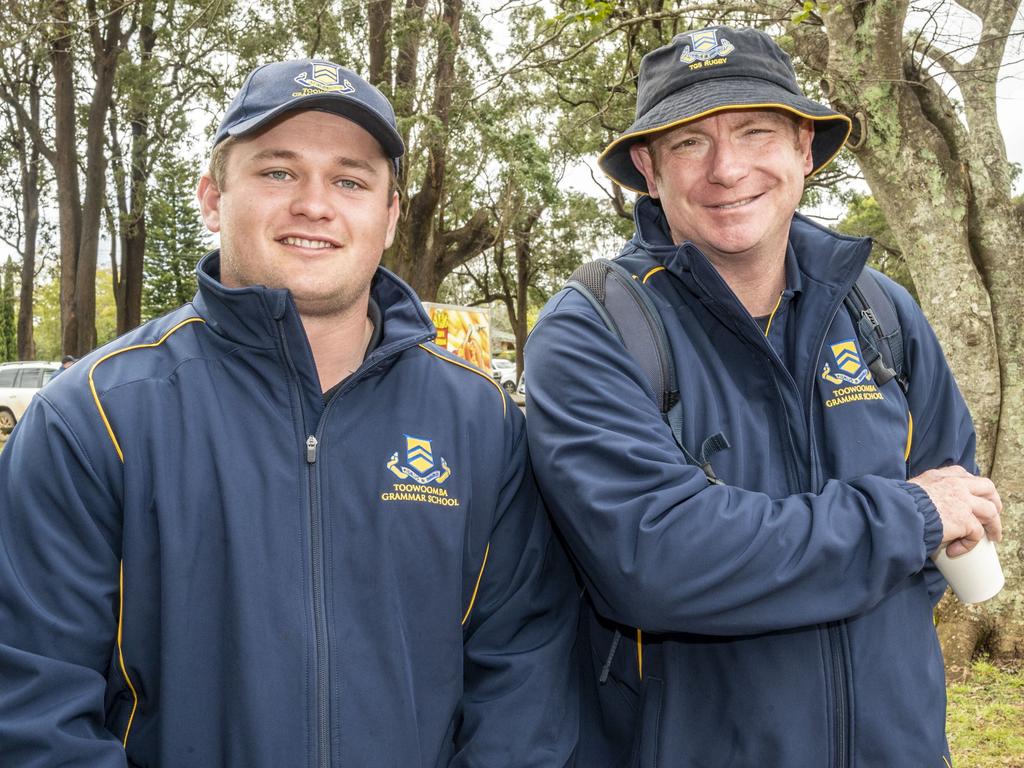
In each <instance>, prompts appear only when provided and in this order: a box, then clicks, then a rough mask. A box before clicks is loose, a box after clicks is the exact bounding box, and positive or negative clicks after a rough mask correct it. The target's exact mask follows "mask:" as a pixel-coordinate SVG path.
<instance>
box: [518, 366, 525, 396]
mask: <svg viewBox="0 0 1024 768" xmlns="http://www.w3.org/2000/svg"><path fill="white" fill-rule="evenodd" d="M516 394H517V395H522V396H523V397H526V371H523V377H522V378H521V379H519V386H518V387H517V388H516Z"/></svg>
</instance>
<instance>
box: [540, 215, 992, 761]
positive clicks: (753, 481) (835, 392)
mask: <svg viewBox="0 0 1024 768" xmlns="http://www.w3.org/2000/svg"><path fill="white" fill-rule="evenodd" d="M636 222H637V228H638V234H637V235H636V237H635V238H634V239H633V240H632V241H631V244H630V246H628V247H627V249H626V250H625V252H624V254H623V256H622V257H620V263H622V264H623V265H625V266H627V267H628V268H629V269H630V270H631V271H632V273H633V274H634V275H635V276H636V278H637V279H638V280H641V281H643V282H644V284H645V285H646V286H647V288H648V289H649V290H650V295H651V297H652V298H653V300H654V301H655V303H656V305H657V307H658V310H659V312H660V314H661V316H662V318H663V320H664V323H665V326H666V330H667V333H668V336H669V338H670V342H671V346H672V350H673V354H674V358H675V363H676V366H677V370H678V375H679V378H680V389H681V397H682V403H683V414H684V419H685V427H684V432H685V442H686V444H687V448H688V449H689V450H690V451H691V452H694V453H696V451H697V449H698V448H699V447H700V445H701V443H702V441H703V440H704V439H705V438H707V437H709V436H711V435H713V434H715V433H717V432H721V433H723V434H724V435H725V436H726V437H727V438H728V440H729V441H730V442H731V443H732V447H731V448H730V449H727V450H725V451H722V452H720V453H718V454H716V455H715V456H714V457H713V459H712V464H713V467H714V470H715V472H716V473H717V475H718V477H719V478H721V479H722V480H723V481H724V483H725V484H724V485H721V486H714V485H709V483H708V481H707V480H706V478H705V475H704V473H703V472H702V471H701V470H700V469H698V468H696V467H694V466H692V465H689V464H687V463H686V461H685V460H684V458H683V455H682V453H681V452H680V450H679V449H678V448H677V446H676V444H675V442H674V441H673V438H672V435H671V432H670V430H669V428H668V426H666V424H665V423H664V422H663V420H662V418H661V416H660V414H659V412H658V410H657V408H656V407H655V406H654V404H653V402H652V399H651V396H650V391H649V385H648V384H647V381H646V379H645V378H644V375H643V373H642V372H641V370H640V369H639V367H638V366H637V365H636V364H635V363H634V361H633V360H632V359H631V358H630V357H629V356H628V354H627V352H626V350H625V349H624V347H623V346H622V344H621V343H620V342H619V341H618V340H617V339H616V338H615V337H614V336H613V335H612V334H611V333H610V332H609V331H608V330H607V329H606V328H605V326H604V324H603V323H602V322H601V321H600V320H599V319H598V317H597V315H596V313H595V312H594V310H593V309H592V308H591V307H590V305H589V304H588V303H587V302H586V300H585V299H583V298H582V297H581V296H580V295H579V294H578V293H576V292H575V291H572V290H568V291H563V292H562V293H560V294H559V295H557V296H556V297H555V298H553V299H552V300H551V302H550V303H549V304H548V306H547V308H546V309H545V310H544V312H543V313H542V315H541V318H540V319H539V321H538V323H537V326H536V328H535V329H534V331H533V334H532V336H531V338H530V341H529V344H528V346H527V370H529V372H530V384H529V389H528V408H527V413H528V419H529V424H530V428H529V436H530V446H531V455H532V457H533V461H534V466H535V469H536V473H537V478H538V483H539V485H540V487H541V492H542V494H543V495H544V496H545V500H546V502H547V503H548V504H549V507H550V509H551V511H552V514H553V515H554V516H555V519H556V523H557V524H558V526H559V527H560V528H561V531H562V532H563V533H564V535H565V538H566V540H567V543H568V546H569V549H570V552H571V554H572V556H573V557H574V559H575V561H576V563H577V564H578V566H579V569H580V571H581V573H582V574H583V576H584V579H585V581H586V587H587V592H588V594H589V603H590V615H589V616H588V620H587V621H585V622H584V630H585V632H586V633H587V638H586V639H587V641H588V642H589V645H590V658H589V659H587V660H586V661H585V668H586V669H585V681H584V683H585V685H587V686H589V691H588V692H586V693H585V695H584V707H585V708H589V711H587V712H585V715H584V719H585V721H584V723H583V725H582V726H581V727H582V732H581V746H580V761H581V764H583V765H587V766H588V768H593V767H594V766H601V765H608V766H614V768H622V766H635V765H639V766H644V767H649V766H654V765H659V766H661V765H665V766H672V768H696V767H697V766H700V767H701V768H746V767H748V766H751V767H752V766H785V768H826V767H839V766H861V768H868V767H874V766H914V767H915V768H922V767H924V766H935V768H940V767H941V766H943V765H944V763H943V761H944V759H947V758H948V752H947V745H946V739H945V735H944V716H945V713H944V710H945V689H944V675H943V664H942V657H941V652H940V649H939V645H938V642H937V638H936V634H935V629H934V626H933V622H932V609H933V604H934V603H935V602H936V601H937V599H938V597H939V596H940V594H941V591H942V590H943V589H944V587H945V584H944V582H943V581H942V580H941V577H940V576H938V573H937V571H936V570H935V569H934V566H932V565H931V561H930V560H929V559H928V557H927V556H928V553H929V552H932V551H934V550H935V549H936V548H937V547H938V545H939V543H940V539H941V529H942V526H941V521H940V520H939V517H938V513H937V511H936V509H935V507H934V505H933V504H932V503H931V501H930V500H929V499H928V497H927V494H925V492H924V491H923V490H922V489H921V488H919V487H918V486H916V485H913V484H910V483H907V482H906V480H907V478H908V477H913V476H915V475H916V474H918V473H920V472H922V471H924V470H926V469H928V468H932V467H938V466H941V465H948V464H952V463H958V464H963V465H965V466H967V467H968V468H973V452H974V434H973V428H972V425H971V420H970V417H969V414H968V411H967V408H966V407H965V404H964V402H963V399H962V398H961V396H960V394H959V392H958V390H957V387H956V384H955V383H954V381H953V378H952V376H951V374H950V371H949V369H948V368H947V365H946V362H945V360H944V358H943V355H942V351H941V350H940V348H939V345H938V343H937V341H936V339H935V337H934V335H933V333H932V331H931V330H930V328H929V326H928V324H927V322H926V321H925V319H924V317H923V315H922V314H921V312H920V310H919V309H918V308H917V306H916V305H915V304H914V302H913V300H912V299H911V298H910V296H909V295H908V294H907V293H906V291H904V290H903V289H902V288H900V287H899V286H898V285H896V284H895V283H893V282H892V281H889V280H887V279H885V278H882V279H883V280H884V285H885V287H886V289H887V291H888V292H889V293H890V294H891V295H892V298H893V300H894V301H895V304H896V306H897V311H898V314H899V317H900V322H901V324H902V327H903V334H904V338H905V342H906V357H907V371H908V373H909V376H910V389H909V394H908V395H907V396H904V394H903V392H902V391H901V389H900V387H899V385H898V383H897V382H896V381H895V380H893V381H891V382H889V383H887V384H885V385H884V386H883V387H881V388H878V387H876V386H875V385H874V383H873V382H872V381H871V380H870V378H868V376H869V374H868V372H867V371H866V369H865V368H864V366H863V364H862V362H861V359H860V349H859V346H858V344H857V341H856V338H857V337H856V333H855V331H854V328H853V324H852V322H851V319H850V316H849V314H848V312H847V311H846V310H845V308H843V306H842V301H843V298H844V296H845V295H846V294H847V292H848V291H849V289H850V287H851V285H852V284H853V282H854V281H855V279H856V278H857V276H858V274H859V273H860V272H861V270H862V268H863V267H864V263H865V261H866V259H867V256H868V252H869V250H870V243H869V242H868V241H866V240H860V239H854V238H849V237H842V236H840V235H836V234H834V233H832V232H829V231H827V230H825V229H823V228H821V227H818V226H817V225H815V224H813V223H811V222H810V221H808V220H806V219H803V218H802V217H799V216H797V217H795V218H794V220H793V224H792V227H791V233H790V242H789V250H788V254H787V284H788V285H787V289H786V291H785V292H784V295H783V297H782V300H781V301H780V304H779V307H778V308H777V309H776V311H775V313H774V315H773V316H772V317H771V324H770V325H768V335H767V337H766V335H765V332H764V331H763V330H762V329H761V326H759V324H758V323H757V322H756V321H755V319H754V318H752V317H751V316H750V315H749V314H748V313H747V311H746V310H745V309H744V308H743V306H742V305H741V304H740V303H739V301H738V300H737V298H736V297H735V295H734V294H733V293H732V291H731V290H730V289H729V287H728V286H727V285H726V283H725V282H724V281H723V280H722V278H721V277H720V275H719V274H718V272H717V271H716V270H715V269H714V267H713V266H712V265H711V263H710V262H709V261H708V260H707V259H706V258H705V257H704V255H703V254H701V253H700V252H699V251H698V250H697V249H696V248H695V247H694V246H693V245H692V244H685V245H683V246H678V247H677V246H675V245H673V244H672V243H671V239H670V236H669V234H668V231H667V228H666V226H665V222H664V219H663V217H662V215H661V209H660V207H659V206H658V205H657V204H655V203H654V202H653V201H651V200H650V199H649V198H645V199H642V200H641V201H640V202H639V204H638V205H637V215H636ZM609 660H610V665H609V666H608V668H607V670H606V672H607V678H606V680H605V681H604V682H603V683H602V682H601V680H600V678H601V677H602V674H601V673H602V671H605V670H604V667H605V665H606V664H608V663H609Z"/></svg>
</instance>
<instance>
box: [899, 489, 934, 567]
mask: <svg viewBox="0 0 1024 768" xmlns="http://www.w3.org/2000/svg"><path fill="white" fill-rule="evenodd" d="M900 487H902V488H903V490H905V491H906V492H907V493H909V494H910V495H911V496H913V497H914V503H915V504H917V511H918V512H920V513H921V517H923V518H924V547H925V550H924V551H925V556H927V555H930V554H931V553H932V552H934V551H935V550H937V549H938V548H939V545H940V544H941V543H942V518H941V517H939V510H938V509H936V508H935V504H934V503H933V502H932V500H931V498H930V497H929V496H928V492H927V491H925V489H924V488H922V487H921V486H920V485H918V484H917V483H906V482H901V483H900Z"/></svg>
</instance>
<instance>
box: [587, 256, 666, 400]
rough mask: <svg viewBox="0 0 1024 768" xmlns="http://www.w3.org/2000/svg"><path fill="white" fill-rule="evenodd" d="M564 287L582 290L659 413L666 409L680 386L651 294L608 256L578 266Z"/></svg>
mask: <svg viewBox="0 0 1024 768" xmlns="http://www.w3.org/2000/svg"><path fill="white" fill-rule="evenodd" d="M567 287H569V288H574V289H576V290H577V291H579V292H580V293H582V294H583V295H584V296H585V297H586V299H587V300H588V301H589V302H590V304H591V305H592V306H593V307H594V309H595V310H597V313H598V315H599V316H600V317H601V319H602V320H603V321H604V324H605V325H606V326H607V327H608V328H609V330H611V331H612V332H613V333H614V334H615V335H616V336H618V337H619V339H620V340H621V341H622V343H623V345H625V347H626V351H627V352H629V354H630V355H632V357H633V359H634V360H635V361H636V362H637V364H638V365H639V366H640V369H641V370H642V371H643V372H644V376H645V377H646V379H647V381H648V383H649V384H650V385H651V391H652V392H653V393H654V404H655V405H656V406H658V410H659V411H661V413H662V414H665V413H668V411H669V409H670V408H671V407H672V405H673V404H674V403H675V401H677V400H678V399H679V390H678V388H677V386H676V372H675V365H674V364H673V362H672V355H671V354H670V353H669V346H668V337H667V336H666V335H665V327H664V326H663V325H662V322H661V317H660V316H659V315H658V310H657V309H656V308H655V306H654V302H652V301H651V298H650V296H648V295H647V293H646V292H645V291H644V290H643V289H641V288H640V286H639V285H638V284H637V281H636V280H634V279H633V276H632V275H631V274H630V273H629V272H628V271H627V270H626V269H624V268H623V267H621V266H619V265H618V264H616V263H615V262H614V261H609V260H608V259H596V260H595V261H591V262H588V263H586V264H583V265H582V266H580V268H579V269H577V270H576V271H575V272H574V273H573V275H572V277H570V278H569V282H568V283H567ZM581 288H583V289H585V290H581Z"/></svg>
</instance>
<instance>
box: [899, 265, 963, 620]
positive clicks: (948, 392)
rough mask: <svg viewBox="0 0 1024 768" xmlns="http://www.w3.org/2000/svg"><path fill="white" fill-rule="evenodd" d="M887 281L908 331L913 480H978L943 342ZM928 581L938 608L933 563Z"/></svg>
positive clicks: (940, 583)
mask: <svg viewBox="0 0 1024 768" xmlns="http://www.w3.org/2000/svg"><path fill="white" fill-rule="evenodd" d="M881 279H882V280H883V281H884V283H885V285H886V288H887V289H888V292H889V295H890V296H892V298H893V301H894V302H895V304H896V311H897V314H898V315H899V318H900V327H901V328H902V329H903V341H904V348H903V353H904V370H905V372H906V374H907V377H908V379H909V387H908V391H907V407H908V408H909V409H910V415H911V419H912V421H911V423H912V424H913V431H912V433H911V439H910V453H909V455H908V456H907V477H916V476H917V475H919V474H921V473H922V472H926V471H927V470H929V469H935V468H937V467H948V466H951V465H953V464H958V465H960V466H962V467H964V468H965V469H966V470H968V471H969V472H973V473H975V474H977V473H978V465H977V463H976V461H975V455H974V449H975V435H974V423H973V421H972V420H971V414H970V411H969V410H968V409H967V403H965V402H964V398H963V396H962V395H961V394H960V389H959V388H958V387H957V384H956V380H955V379H954V378H953V373H952V371H950V369H949V365H948V364H947V363H946V356H945V354H944V353H943V351H942V347H941V346H940V345H939V340H938V339H937V338H936V337H935V332H934V331H933V330H932V328H931V326H930V325H929V324H928V321H927V320H926V319H925V317H924V313H922V312H921V309H920V307H918V306H917V304H916V303H915V302H914V299H913V298H912V297H911V296H910V294H909V293H907V291H906V289H904V288H903V287H902V286H901V285H899V284H898V283H895V282H893V281H892V280H890V279H889V278H886V277H884V276H881ZM925 579H926V580H927V582H928V592H929V594H930V595H931V597H932V601H933V602H938V599H939V598H940V597H942V593H943V592H945V589H946V581H945V579H943V578H942V574H940V573H939V570H938V568H936V567H935V563H933V562H932V561H931V559H930V558H929V559H928V561H927V562H926V564H925Z"/></svg>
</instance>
